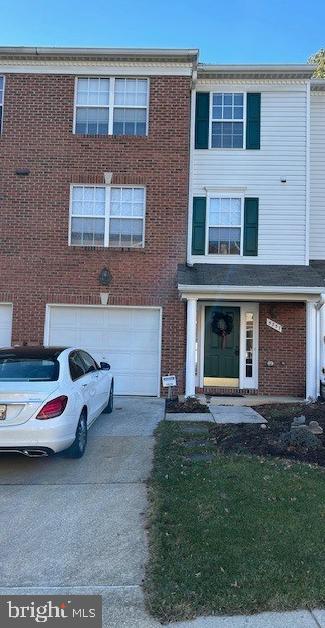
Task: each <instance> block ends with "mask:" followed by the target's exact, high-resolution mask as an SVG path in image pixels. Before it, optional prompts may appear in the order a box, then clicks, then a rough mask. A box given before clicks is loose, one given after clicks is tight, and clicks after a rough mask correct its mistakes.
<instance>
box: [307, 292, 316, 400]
mask: <svg viewBox="0 0 325 628" xmlns="http://www.w3.org/2000/svg"><path fill="white" fill-rule="evenodd" d="M316 343H317V311H316V307H315V303H313V302H309V301H308V302H307V304H306V398H307V399H308V398H311V399H316V398H317V389H318V385H317V382H318V378H319V374H318V365H317V353H318V352H317V345H316Z"/></svg>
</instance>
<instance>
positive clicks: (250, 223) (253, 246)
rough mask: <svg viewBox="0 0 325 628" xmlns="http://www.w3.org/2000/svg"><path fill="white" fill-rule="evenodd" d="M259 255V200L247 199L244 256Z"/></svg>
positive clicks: (245, 206)
mask: <svg viewBox="0 0 325 628" xmlns="http://www.w3.org/2000/svg"><path fill="white" fill-rule="evenodd" d="M257 254H258V198H245V204H244V255H257Z"/></svg>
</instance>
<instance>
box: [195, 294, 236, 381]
mask: <svg viewBox="0 0 325 628" xmlns="http://www.w3.org/2000/svg"><path fill="white" fill-rule="evenodd" d="M239 325H240V308H239V307H227V306H207V307H206V308H205V340H204V385H205V386H233V387H238V386H239Z"/></svg>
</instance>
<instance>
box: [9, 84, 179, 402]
mask: <svg viewBox="0 0 325 628" xmlns="http://www.w3.org/2000/svg"><path fill="white" fill-rule="evenodd" d="M74 85H75V77H74V76H70V75H68V76H64V75H46V74H43V75H42V74H28V75H27V74H26V75H23V74H9V75H7V76H6V89H5V103H4V111H5V115H4V125H3V133H2V135H1V136H0V209H1V234H0V245H1V262H0V264H1V274H0V301H10V302H13V304H14V319H13V341H14V342H17V341H18V342H33V343H34V342H39V343H40V342H42V341H43V334H44V317H45V305H46V303H74V304H78V303H82V304H88V303H94V304H99V303H100V300H99V299H100V297H99V293H100V290H101V288H100V285H99V281H98V275H99V272H100V271H101V269H102V268H103V267H104V266H107V267H108V268H109V270H110V272H111V275H112V283H111V285H110V286H109V292H110V298H109V303H110V304H121V305H159V306H162V307H163V341H162V374H166V373H168V372H173V373H176V375H177V376H178V379H179V384H180V391H182V390H183V381H184V364H185V305H184V303H181V302H180V300H179V296H178V292H177V286H176V269H177V265H178V263H184V261H185V258H186V233H187V206H188V176H189V169H188V162H189V127H190V78H189V77H183V76H154V77H151V78H150V105H149V135H148V137H113V136H107V137H88V136H77V135H73V133H72V125H73V103H74ZM19 168H28V169H29V171H30V174H29V176H18V175H17V174H16V170H17V169H19ZM107 171H108V172H113V181H112V183H113V184H130V185H131V184H144V185H145V186H146V196H147V202H146V231H145V248H144V249H141V250H135V249H109V248H105V249H104V248H101V249H98V248H89V247H69V246H68V221H69V192H70V184H71V183H72V182H74V183H100V184H103V183H104V179H103V173H104V172H107Z"/></svg>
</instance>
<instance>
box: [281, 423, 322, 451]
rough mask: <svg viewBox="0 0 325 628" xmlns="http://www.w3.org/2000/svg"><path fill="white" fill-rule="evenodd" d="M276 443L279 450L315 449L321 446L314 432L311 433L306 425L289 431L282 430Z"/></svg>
mask: <svg viewBox="0 0 325 628" xmlns="http://www.w3.org/2000/svg"><path fill="white" fill-rule="evenodd" d="M276 445H277V449H278V450H279V451H280V452H284V451H288V450H290V449H304V450H307V451H308V450H309V451H315V450H316V449H320V448H321V447H322V443H321V441H320V440H319V438H317V436H315V434H312V433H311V432H310V431H309V429H308V428H307V427H299V428H297V429H293V430H291V431H290V432H284V433H283V434H281V435H280V437H279V439H278V441H277V443H276Z"/></svg>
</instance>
